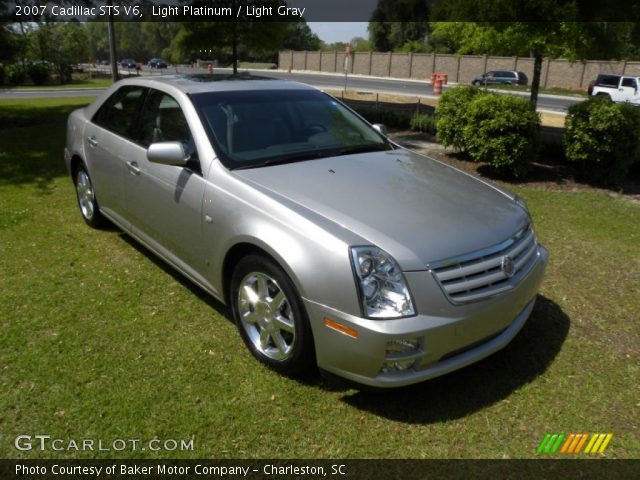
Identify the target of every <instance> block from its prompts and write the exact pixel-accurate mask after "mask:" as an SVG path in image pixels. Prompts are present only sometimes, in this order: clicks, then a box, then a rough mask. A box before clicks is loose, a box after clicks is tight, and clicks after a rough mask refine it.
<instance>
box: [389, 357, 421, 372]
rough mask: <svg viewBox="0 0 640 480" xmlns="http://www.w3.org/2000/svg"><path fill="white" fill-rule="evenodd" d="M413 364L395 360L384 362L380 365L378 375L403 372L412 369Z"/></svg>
mask: <svg viewBox="0 0 640 480" xmlns="http://www.w3.org/2000/svg"><path fill="white" fill-rule="evenodd" d="M415 363H416V361H415V360H397V361H391V362H384V363H383V364H382V368H381V369H380V373H393V372H404V371H405V370H409V369H410V368H412V367H413V365H414V364H415Z"/></svg>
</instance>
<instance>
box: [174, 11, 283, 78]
mask: <svg viewBox="0 0 640 480" xmlns="http://www.w3.org/2000/svg"><path fill="white" fill-rule="evenodd" d="M191 4H192V5H194V6H208V7H215V6H224V7H231V9H232V11H233V12H236V11H238V7H239V6H240V2H239V0H227V1H225V0H194V1H192V2H191ZM279 5H281V2H280V1H279V0H244V1H243V2H242V6H243V9H242V12H245V13H246V11H247V8H252V7H255V8H261V7H271V8H273V9H274V10H275V9H276V8H277V7H278V6H279ZM286 25H287V24H286V23H280V22H268V21H259V20H258V19H256V17H255V16H247V15H246V14H241V15H240V16H239V17H238V18H235V19H234V20H233V21H228V22H201V21H197V22H183V23H181V25H180V26H181V31H180V32H179V33H178V35H177V38H176V47H177V48H179V49H180V52H181V54H182V55H183V56H195V54H196V52H198V51H199V50H214V51H215V52H216V53H217V54H219V55H223V56H228V57H229V58H230V60H231V63H232V65H233V73H237V72H238V56H239V54H240V53H244V54H249V53H253V54H264V53H266V52H276V51H277V49H278V47H280V45H282V43H283V40H284V36H285V32H286Z"/></svg>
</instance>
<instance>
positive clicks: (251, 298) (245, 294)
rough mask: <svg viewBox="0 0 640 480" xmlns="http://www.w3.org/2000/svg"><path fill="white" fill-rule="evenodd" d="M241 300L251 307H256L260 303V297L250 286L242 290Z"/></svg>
mask: <svg viewBox="0 0 640 480" xmlns="http://www.w3.org/2000/svg"><path fill="white" fill-rule="evenodd" d="M240 299H241V300H243V301H245V302H248V303H249V304H250V305H255V304H256V303H257V302H258V300H259V297H258V294H257V293H256V291H255V290H254V289H253V288H251V287H250V286H249V285H245V286H244V287H242V288H241V289H240Z"/></svg>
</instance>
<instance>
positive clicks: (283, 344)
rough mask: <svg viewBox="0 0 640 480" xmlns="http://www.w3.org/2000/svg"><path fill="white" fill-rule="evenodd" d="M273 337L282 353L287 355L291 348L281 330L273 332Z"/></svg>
mask: <svg viewBox="0 0 640 480" xmlns="http://www.w3.org/2000/svg"><path fill="white" fill-rule="evenodd" d="M271 338H272V339H273V343H275V344H276V347H277V348H278V350H279V351H280V353H281V354H283V355H286V354H287V351H288V350H289V345H287V342H285V341H284V338H282V335H281V334H280V332H273V333H272V334H271Z"/></svg>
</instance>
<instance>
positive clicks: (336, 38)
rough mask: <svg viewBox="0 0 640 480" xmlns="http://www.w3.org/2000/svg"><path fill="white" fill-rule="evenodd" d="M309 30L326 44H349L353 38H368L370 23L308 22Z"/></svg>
mask: <svg viewBox="0 0 640 480" xmlns="http://www.w3.org/2000/svg"><path fill="white" fill-rule="evenodd" d="M307 25H309V28H310V29H311V30H312V31H313V32H314V33H315V34H317V35H318V36H319V37H320V40H322V41H324V42H325V43H333V42H348V41H350V40H351V39H352V38H353V37H363V38H368V36H369V34H368V33H367V25H369V23H368V22H329V23H321V22H308V23H307Z"/></svg>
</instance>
